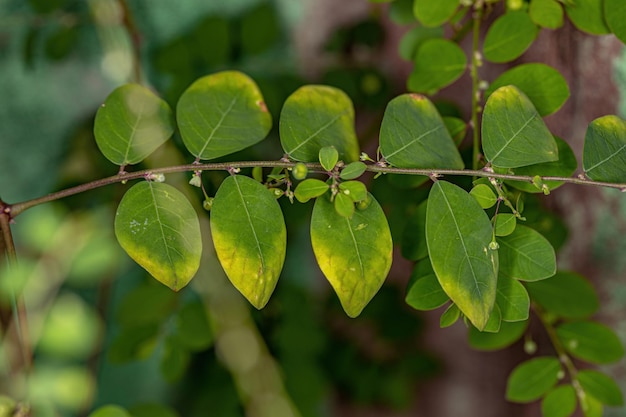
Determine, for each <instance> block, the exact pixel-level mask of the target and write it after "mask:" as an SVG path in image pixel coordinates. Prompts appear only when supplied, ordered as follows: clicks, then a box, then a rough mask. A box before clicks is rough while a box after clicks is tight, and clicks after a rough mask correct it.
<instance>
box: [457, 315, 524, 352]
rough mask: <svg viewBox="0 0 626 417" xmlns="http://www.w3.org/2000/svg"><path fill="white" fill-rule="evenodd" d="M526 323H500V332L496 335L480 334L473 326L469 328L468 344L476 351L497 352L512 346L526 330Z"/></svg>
mask: <svg viewBox="0 0 626 417" xmlns="http://www.w3.org/2000/svg"><path fill="white" fill-rule="evenodd" d="M527 327H528V322H527V321H516V322H506V321H503V322H502V323H500V331H499V332H498V333H487V332H481V331H479V330H478V329H476V328H475V327H474V326H472V327H471V328H470V332H469V344H470V346H471V347H473V348H474V349H478V350H485V351H491V350H499V349H504V348H505V347H507V346H510V345H512V344H513V343H515V342H516V341H518V340H519V339H520V337H522V335H523V334H524V332H525V331H526V328H527Z"/></svg>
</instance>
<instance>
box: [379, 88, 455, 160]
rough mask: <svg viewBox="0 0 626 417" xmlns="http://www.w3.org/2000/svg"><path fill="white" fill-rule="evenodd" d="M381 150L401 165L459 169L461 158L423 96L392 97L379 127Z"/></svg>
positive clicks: (437, 115)
mask: <svg viewBox="0 0 626 417" xmlns="http://www.w3.org/2000/svg"><path fill="white" fill-rule="evenodd" d="M380 151H381V153H382V155H383V157H384V158H385V160H386V161H387V162H388V163H390V164H392V165H394V166H397V167H400V168H441V169H444V168H449V169H462V168H463V166H464V165H463V160H462V159H461V155H460V154H459V151H458V150H457V148H456V146H455V144H454V142H453V141H452V138H451V137H450V134H449V133H448V131H447V129H446V127H445V125H444V123H443V121H442V119H441V116H439V113H438V112H437V109H436V108H435V106H434V105H433V104H432V103H431V102H430V100H428V99H427V98H426V97H424V96H420V95H417V94H403V95H401V96H398V97H396V98H394V99H393V100H391V101H390V102H389V104H388V105H387V108H386V109H385V114H384V116H383V121H382V124H381V126H380Z"/></svg>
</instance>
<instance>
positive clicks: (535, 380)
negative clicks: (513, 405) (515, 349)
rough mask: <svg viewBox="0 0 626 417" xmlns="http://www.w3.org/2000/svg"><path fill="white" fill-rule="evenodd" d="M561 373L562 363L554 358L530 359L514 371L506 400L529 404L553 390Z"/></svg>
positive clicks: (507, 388) (509, 381) (507, 389)
mask: <svg viewBox="0 0 626 417" xmlns="http://www.w3.org/2000/svg"><path fill="white" fill-rule="evenodd" d="M559 372H561V363H560V362H559V360H558V359H557V358H555V357H552V356H545V357H539V358H534V359H530V360H528V361H526V362H523V363H521V364H519V365H518V366H516V367H515V369H513V372H511V375H509V379H508V381H507V387H506V399H507V400H509V401H513V402H517V403H529V402H531V401H534V400H536V399H539V398H541V397H542V396H543V395H544V394H545V393H546V392H548V391H549V390H550V388H552V387H553V386H554V385H555V384H556V382H557V380H558V375H559Z"/></svg>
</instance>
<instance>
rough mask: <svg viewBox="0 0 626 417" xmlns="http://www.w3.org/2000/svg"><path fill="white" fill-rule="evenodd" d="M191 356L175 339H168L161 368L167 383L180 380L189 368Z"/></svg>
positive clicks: (164, 347) (164, 345) (164, 344)
mask: <svg viewBox="0 0 626 417" xmlns="http://www.w3.org/2000/svg"><path fill="white" fill-rule="evenodd" d="M190 360H191V355H190V354H189V351H188V350H187V349H185V348H183V347H182V346H180V345H179V344H178V343H177V342H176V340H175V339H173V338H171V337H168V338H166V339H165V341H164V343H163V356H162V357H161V363H160V364H159V365H160V366H159V368H160V370H161V374H162V375H163V379H165V380H166V381H167V382H175V381H178V380H180V379H181V378H182V377H183V375H184V374H185V371H186V370H187V368H188V366H189V361H190Z"/></svg>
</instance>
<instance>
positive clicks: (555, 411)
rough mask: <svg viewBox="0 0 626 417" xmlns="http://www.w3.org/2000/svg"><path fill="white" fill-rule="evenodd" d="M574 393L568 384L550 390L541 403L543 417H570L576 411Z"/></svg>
mask: <svg viewBox="0 0 626 417" xmlns="http://www.w3.org/2000/svg"><path fill="white" fill-rule="evenodd" d="M576 404H577V400H576V391H575V390H574V387H573V386H571V385H570V384H565V385H559V386H557V387H555V388H554V389H552V390H550V391H549V392H548V393H547V394H546V396H545V397H543V400H542V401H541V413H542V414H543V417H570V416H571V415H572V414H574V411H576Z"/></svg>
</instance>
